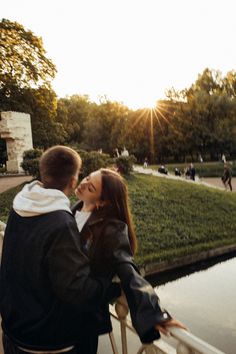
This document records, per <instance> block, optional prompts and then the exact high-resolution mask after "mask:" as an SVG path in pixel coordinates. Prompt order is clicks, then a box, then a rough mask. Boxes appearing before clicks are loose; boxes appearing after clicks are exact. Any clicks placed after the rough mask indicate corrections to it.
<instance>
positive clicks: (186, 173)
mask: <svg viewBox="0 0 236 354" xmlns="http://www.w3.org/2000/svg"><path fill="white" fill-rule="evenodd" d="M184 174H185V177H186V178H187V179H189V178H190V167H186V168H185V169H184Z"/></svg>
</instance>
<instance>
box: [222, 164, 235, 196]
mask: <svg viewBox="0 0 236 354" xmlns="http://www.w3.org/2000/svg"><path fill="white" fill-rule="evenodd" d="M221 180H222V182H223V184H224V186H225V189H227V187H228V186H229V188H230V190H231V192H232V190H233V188H232V184H231V180H232V171H231V169H230V167H229V166H228V165H227V164H224V172H223V176H222V177H221Z"/></svg>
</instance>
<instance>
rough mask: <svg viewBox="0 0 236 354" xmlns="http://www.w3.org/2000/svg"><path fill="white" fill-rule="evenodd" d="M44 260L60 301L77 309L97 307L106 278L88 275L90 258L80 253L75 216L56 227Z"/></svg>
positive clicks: (53, 288) (103, 294)
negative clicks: (60, 226)
mask: <svg viewBox="0 0 236 354" xmlns="http://www.w3.org/2000/svg"><path fill="white" fill-rule="evenodd" d="M48 248H49V250H48V252H47V255H46V259H45V264H46V268H47V272H48V277H49V282H50V284H51V286H52V290H53V291H54V292H55V294H56V295H57V296H58V298H60V299H61V300H62V301H64V302H65V303H67V304H68V305H73V306H75V307H76V309H77V310H80V311H94V310H96V309H98V308H99V306H100V305H101V303H102V302H103V301H104V298H105V297H106V293H107V291H108V290H109V286H110V284H109V281H108V280H107V279H105V278H102V277H100V278H93V277H92V276H91V275H90V267H89V259H88V258H87V257H86V256H85V255H84V253H82V251H81V249H80V243H79V232H78V229H77V226H76V222H75V220H74V219H72V220H71V221H69V222H67V225H66V226H64V227H63V228H56V230H55V233H54V235H53V241H52V242H51V244H50V245H49V247H48Z"/></svg>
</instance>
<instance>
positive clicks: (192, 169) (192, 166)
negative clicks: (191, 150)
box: [189, 163, 196, 181]
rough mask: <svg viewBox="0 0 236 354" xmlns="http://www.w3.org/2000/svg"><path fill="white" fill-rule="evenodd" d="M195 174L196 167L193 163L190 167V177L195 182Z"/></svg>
mask: <svg viewBox="0 0 236 354" xmlns="http://www.w3.org/2000/svg"><path fill="white" fill-rule="evenodd" d="M195 174H196V170H195V167H194V165H193V163H191V164H190V167H189V177H190V179H191V180H192V181H195Z"/></svg>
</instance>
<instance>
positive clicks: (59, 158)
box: [39, 145, 81, 191]
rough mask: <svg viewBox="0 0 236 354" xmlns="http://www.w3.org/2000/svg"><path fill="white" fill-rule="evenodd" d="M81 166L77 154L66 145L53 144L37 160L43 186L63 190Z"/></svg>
mask: <svg viewBox="0 0 236 354" xmlns="http://www.w3.org/2000/svg"><path fill="white" fill-rule="evenodd" d="M80 167H81V158H80V156H79V154H78V153H77V152H76V151H75V150H73V149H71V148H69V147H67V146H61V145H57V146H53V147H51V148H49V149H48V150H46V151H45V152H44V153H43V154H42V156H41V158H40V161H39V172H40V179H41V181H42V183H43V185H44V187H45V188H52V189H59V190H61V191H63V190H64V189H65V188H66V186H67V185H68V183H69V181H70V179H71V177H73V176H75V175H76V173H77V172H78V170H79V169H80Z"/></svg>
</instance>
